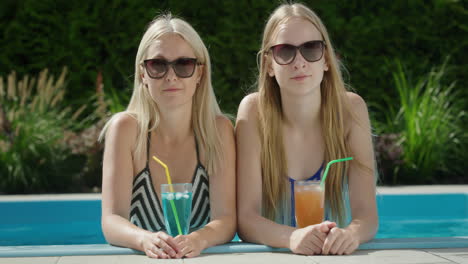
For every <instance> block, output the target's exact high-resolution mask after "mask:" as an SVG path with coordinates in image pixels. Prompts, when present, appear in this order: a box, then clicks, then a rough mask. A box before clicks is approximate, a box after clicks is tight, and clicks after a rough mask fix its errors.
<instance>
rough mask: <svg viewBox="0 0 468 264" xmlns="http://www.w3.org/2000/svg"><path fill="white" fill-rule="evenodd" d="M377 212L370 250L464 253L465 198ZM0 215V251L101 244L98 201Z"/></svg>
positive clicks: (394, 197)
mask: <svg viewBox="0 0 468 264" xmlns="http://www.w3.org/2000/svg"><path fill="white" fill-rule="evenodd" d="M377 206H378V211H379V231H378V234H377V235H376V239H374V242H373V243H374V244H375V245H374V244H373V245H371V247H372V248H378V247H384V248H385V247H388V246H386V244H385V243H387V242H389V241H393V242H395V241H396V242H398V241H412V240H411V239H413V238H416V239H417V240H418V241H422V242H424V241H426V242H428V243H429V242H430V241H439V240H431V239H430V238H437V237H444V238H447V237H448V238H450V237H458V238H461V240H457V241H458V243H459V244H460V243H461V244H460V245H461V246H464V247H468V238H467V237H468V194H467V193H451V194H380V195H378V196H377ZM0 212H2V217H1V218H0V247H4V248H6V247H12V246H30V245H42V246H43V245H80V244H81V245H83V246H84V247H86V245H89V244H106V241H105V239H104V237H103V235H102V231H101V225H100V214H101V203H100V200H99V199H93V200H48V201H0ZM419 238H423V239H419ZM386 239H387V240H386ZM388 239H390V240H388ZM392 239H393V240H392ZM414 241H415V240H414ZM393 242H392V243H393ZM379 243H380V244H379ZM398 243H399V242H398ZM429 244H430V243H429ZM369 245H370V244H369ZM103 246H104V245H103ZM236 246H237V245H236ZM423 246H424V244H423V245H422V246H419V248H420V247H423ZM367 247H369V246H367ZM393 247H394V248H395V247H396V246H395V245H393ZM432 247H434V246H432ZM451 247H453V245H452V246H451ZM360 248H366V244H363V245H361V247H360ZM0 251H1V250H0ZM0 253H1V252H0Z"/></svg>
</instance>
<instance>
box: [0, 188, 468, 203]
mask: <svg viewBox="0 0 468 264" xmlns="http://www.w3.org/2000/svg"><path fill="white" fill-rule="evenodd" d="M436 193H466V194H468V185H411V186H378V187H377V194H436ZM100 199H101V194H100V193H67V194H27V195H0V201H31V200H37V201H48V200H52V201H53V200H100Z"/></svg>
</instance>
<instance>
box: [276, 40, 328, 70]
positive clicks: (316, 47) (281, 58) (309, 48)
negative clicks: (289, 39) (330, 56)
mask: <svg viewBox="0 0 468 264" xmlns="http://www.w3.org/2000/svg"><path fill="white" fill-rule="evenodd" d="M324 47H325V41H323V40H312V41H307V42H305V43H302V44H301V45H299V46H294V45H291V44H278V45H275V46H272V47H271V48H270V51H272V53H273V58H274V59H275V61H276V63H278V64H280V65H286V64H290V63H291V62H293V61H294V59H295V58H296V53H297V52H296V51H297V50H299V52H300V53H301V55H302V57H304V59H305V60H306V61H308V62H314V61H318V60H320V59H321V58H322V56H323V48H324Z"/></svg>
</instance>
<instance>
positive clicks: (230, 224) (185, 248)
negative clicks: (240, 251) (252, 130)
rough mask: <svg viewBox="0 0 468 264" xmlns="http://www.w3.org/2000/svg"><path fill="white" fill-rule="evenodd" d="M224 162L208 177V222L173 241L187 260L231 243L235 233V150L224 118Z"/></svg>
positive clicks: (220, 126)
mask: <svg viewBox="0 0 468 264" xmlns="http://www.w3.org/2000/svg"><path fill="white" fill-rule="evenodd" d="M216 122H217V127H218V130H219V131H220V135H221V143H222V150H223V153H224V160H223V163H222V164H221V166H220V167H219V168H218V171H216V172H215V173H214V175H210V206H211V221H210V222H209V223H208V224H206V225H205V226H204V227H203V228H201V229H199V230H197V231H194V232H192V233H190V234H188V235H186V236H177V237H176V241H177V242H178V243H179V245H180V247H181V249H182V253H181V254H182V255H185V256H186V257H195V256H198V255H199V254H200V253H201V251H203V250H204V249H205V248H208V247H211V246H215V245H219V244H223V243H226V242H230V241H231V240H232V238H233V237H234V234H235V232H236V193H235V191H236V179H235V176H236V167H235V166H236V153H235V152H236V150H235V142H234V129H233V127H232V124H231V121H229V119H227V118H226V117H221V116H220V117H218V118H217V120H216Z"/></svg>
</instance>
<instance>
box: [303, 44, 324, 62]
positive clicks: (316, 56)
mask: <svg viewBox="0 0 468 264" xmlns="http://www.w3.org/2000/svg"><path fill="white" fill-rule="evenodd" d="M299 50H300V51H301V54H302V56H303V57H304V59H306V60H307V61H309V62H313V61H318V60H320V59H321V58H322V55H323V42H321V41H309V42H306V43H304V44H302V46H301V47H300V48H299Z"/></svg>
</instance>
